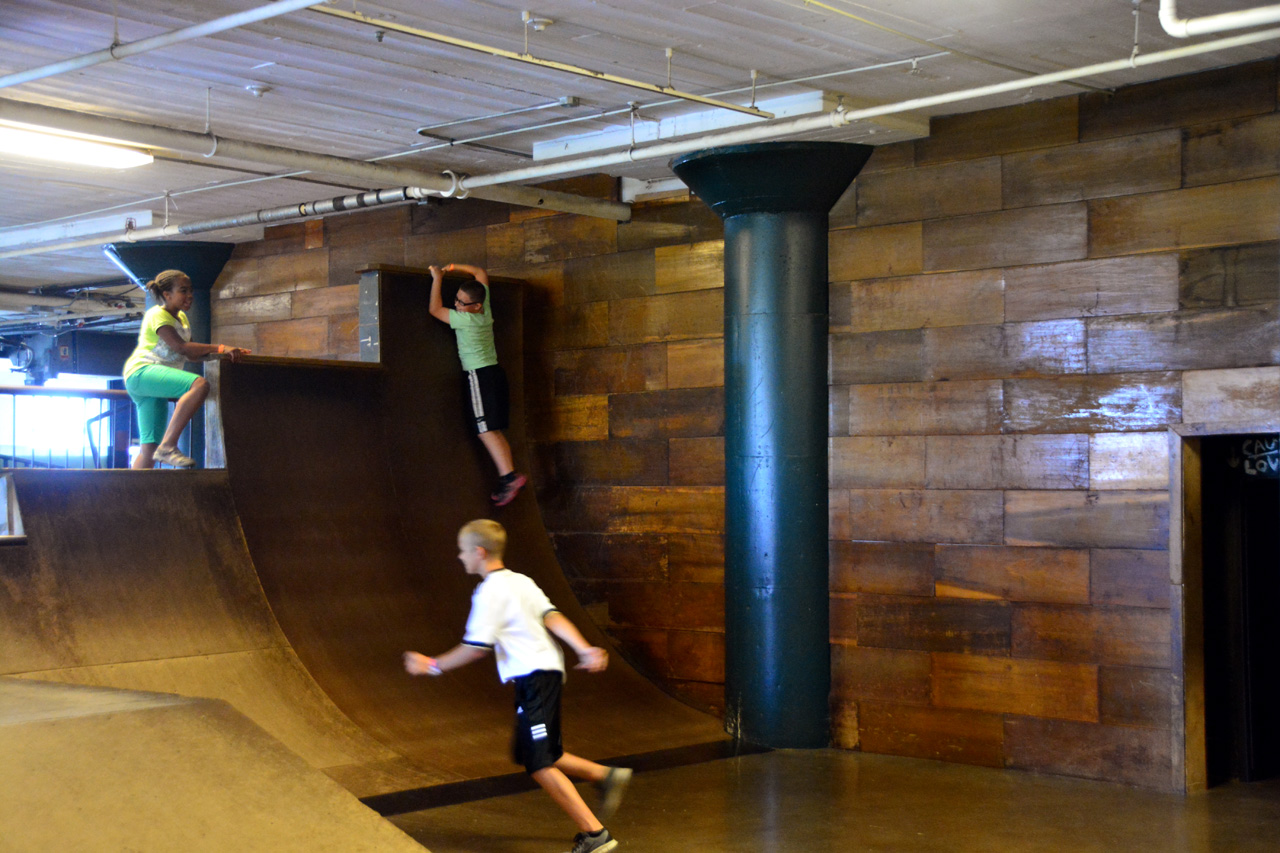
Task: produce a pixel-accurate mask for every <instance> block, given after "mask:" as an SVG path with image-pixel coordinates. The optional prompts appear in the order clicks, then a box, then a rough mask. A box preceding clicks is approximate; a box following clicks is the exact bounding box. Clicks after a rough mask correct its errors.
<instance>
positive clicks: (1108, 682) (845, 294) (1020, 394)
mask: <svg viewBox="0 0 1280 853" xmlns="http://www.w3.org/2000/svg"><path fill="white" fill-rule="evenodd" d="M1224 92H1229V93H1230V96H1229V97H1227V96H1224ZM1277 130H1280V113H1277V75H1276V63H1275V61H1266V62H1260V63H1254V64H1250V65H1245V66H1240V67H1236V68H1231V69H1224V70H1219V71H1213V72H1208V73H1205V74H1201V75H1196V76H1192V77H1187V78H1182V79H1177V80H1167V81H1160V82H1158V83H1153V84H1148V85H1143V86H1134V87H1130V88H1128V89H1124V90H1122V91H1121V92H1119V93H1118V94H1117V95H1116V96H1114V97H1109V96H1106V95H1082V96H1079V97H1071V98H1063V99H1059V100H1054V101H1049V102H1042V103H1036V104H1028V105H1023V106H1017V107H1010V108H1004V109H996V110H988V111H985V112H982V113H973V114H966V115H960V116H955V117H950V118H942V119H937V120H935V121H934V123H933V127H932V134H931V136H930V137H929V138H928V139H924V140H919V141H916V142H908V143H902V144H898V145H893V146H890V147H887V148H885V149H882V150H879V151H877V152H876V154H875V156H873V157H872V159H871V162H870V164H869V165H868V168H867V170H866V171H865V172H864V174H863V175H862V176H861V177H860V178H859V179H858V182H857V185H856V193H855V195H854V198H853V199H852V200H849V198H848V197H847V196H846V203H845V204H844V206H843V208H844V209H843V210H841V211H839V212H838V218H836V220H835V221H836V222H837V224H838V226H839V227H837V228H835V229H834V230H833V231H832V233H831V263H830V274H831V280H832V290H831V304H832V312H831V315H832V329H831V346H830V375H831V385H832V388H831V456H830V459H831V478H830V486H831V501H830V506H831V537H832V542H831V592H832V598H831V611H832V623H831V624H832V638H831V640H832V643H833V644H834V646H835V651H836V652H837V654H836V655H835V657H834V660H835V661H836V663H835V671H834V676H835V684H836V688H835V694H834V697H833V708H834V716H835V719H836V720H837V725H835V726H834V727H833V737H834V738H835V739H836V741H837V743H838V744H839V745H840V746H844V747H847V748H851V749H862V750H866V751H870V752H886V753H893V754H898V755H911V756H918V757H922V758H935V759H944V760H952V761H961V762H967V763H974V764H986V765H991V766H1006V767H1018V768H1025V769H1028V770H1036V771H1042V772H1049V773H1059V774H1066V775H1074V776H1085V777H1090V778H1096V779H1106V780H1110V781H1116V782H1124V783H1129V784H1135V785H1142V786H1146V787H1152V788H1162V789H1180V788H1181V786H1182V779H1183V777H1182V767H1181V766H1180V761H1181V758H1180V756H1181V745H1180V744H1175V743H1174V737H1175V736H1177V734H1178V733H1179V732H1180V731H1181V723H1180V720H1176V719H1175V716H1176V715H1179V714H1180V713H1181V704H1180V701H1181V700H1180V696H1178V695H1176V694H1175V692H1174V689H1175V681H1176V680H1175V678H1174V673H1175V672H1180V671H1181V662H1175V661H1174V660H1173V659H1172V656H1173V650H1174V649H1175V648H1176V646H1175V644H1174V642H1173V632H1174V629H1175V627H1176V626H1175V624H1174V620H1173V618H1172V616H1171V612H1172V611H1171V601H1179V600H1181V591H1180V590H1178V589H1177V588H1176V587H1171V578H1170V569H1169V566H1170V561H1169V554H1168V551H1167V548H1168V543H1169V507H1170V504H1171V501H1170V492H1169V489H1170V476H1169V461H1170V456H1169V446H1170V445H1169V441H1170V437H1169V431H1168V429H1167V427H1168V426H1169V425H1172V424H1179V423H1184V422H1186V423H1193V422H1206V421H1207V422H1217V423H1222V422H1230V421H1246V420H1248V419H1250V418H1255V419H1257V421H1258V422H1266V421H1268V420H1269V421H1271V422H1277V421H1280V371H1278V369H1277V368H1276V367H1274V366H1273V365H1276V364H1277V363H1280V334H1278V327H1277V307H1278V298H1280V269H1278V257H1280V243H1278V242H1277V239H1278V238H1280V132H1277ZM1175 664H1176V665H1175Z"/></svg>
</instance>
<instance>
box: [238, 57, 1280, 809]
mask: <svg viewBox="0 0 1280 853" xmlns="http://www.w3.org/2000/svg"><path fill="white" fill-rule="evenodd" d="M1278 131H1280V113H1278V112H1277V73H1276V63H1275V62H1274V61H1267V62H1260V63H1253V64H1250V65H1245V66H1239V67H1235V68H1230V69H1222V70H1217V71H1212V72H1206V73H1203V74H1200V75H1195V76H1191V77H1186V78H1180V79H1176V80H1170V81H1160V82H1158V83H1153V84H1146V85H1140V86H1134V87H1130V88H1127V89H1123V90H1121V91H1120V92H1119V93H1117V94H1116V95H1115V96H1107V95H1101V94H1099V95H1093V94H1090V95H1082V96H1077V97H1069V98H1062V99H1058V100H1053V101H1043V102H1035V103H1029V104H1024V105H1021V106H1016V107H1009V108H1001V109H994V110H986V111H983V112H977V113H967V114H963V115H957V116H952V117H946V118H939V119H936V120H935V121H934V122H933V126H932V133H931V135H930V136H929V137H928V138H926V139H922V140H917V141H915V142H908V143H900V144H895V145H890V146H885V147H882V148H881V149H879V150H878V151H877V152H876V154H875V155H874V156H873V158H872V160H871V162H870V164H869V165H868V167H867V169H866V171H865V172H864V174H863V175H862V176H861V177H860V178H859V179H858V181H857V184H856V186H855V190H854V192H851V193H848V194H846V196H845V201H844V202H842V204H841V205H840V206H839V207H838V208H837V210H835V211H833V213H832V224H833V228H832V231H831V235H830V238H831V241H830V258H829V270H830V278H831V323H832V327H831V337H830V383H831V386H830V435H831V438H830V442H831V445H830V451H831V454H830V458H831V477H830V483H831V493H830V507H831V524H830V530H831V615H832V621H831V624H832V638H831V639H832V643H833V656H832V661H833V664H832V666H833V673H832V675H833V685H834V690H833V697H832V709H833V724H832V737H833V742H834V743H836V744H837V745H838V746H842V747H845V748H850V749H862V750H866V751H874V752H884V753H892V754H898V755H906V756H917V757H924V758H934V759H943V760H950V761H960V762H966V763H976V764H985V765H990V766H1008V767H1018V768H1026V769H1031V770H1037V771H1042V772H1049V773H1059V774H1067V775H1075V776H1084V777H1090V778H1097V779H1106V780H1112V781H1118V782H1125V783H1129V784H1136V785H1142V786H1146V787H1152V788H1162V789H1168V788H1177V787H1179V786H1180V785H1181V776H1180V775H1179V774H1180V772H1181V768H1180V767H1175V766H1174V765H1175V764H1176V763H1177V762H1178V760H1179V759H1178V758H1177V756H1178V755H1179V753H1180V747H1179V748H1178V749H1175V748H1174V746H1173V737H1174V733H1175V732H1176V731H1180V726H1179V725H1178V724H1176V723H1175V721H1174V716H1175V715H1176V714H1179V713H1180V709H1179V708H1180V706H1179V705H1178V701H1179V700H1178V698H1177V697H1176V696H1175V695H1174V690H1175V684H1174V682H1175V679H1174V678H1173V675H1172V673H1173V672H1174V670H1175V667H1174V663H1175V662H1174V661H1172V659H1171V658H1172V654H1173V651H1172V650H1173V648H1174V646H1173V645H1172V643H1171V637H1172V634H1173V630H1174V619H1173V617H1172V616H1171V612H1173V611H1171V601H1173V602H1177V601H1179V600H1181V599H1180V591H1178V590H1175V589H1171V586H1170V577H1169V554H1168V552H1167V550H1166V548H1167V546H1168V531H1169V524H1170V520H1169V507H1170V495H1169V488H1170V486H1169V482H1170V479H1169V473H1168V463H1169V450H1168V448H1169V444H1168V437H1167V435H1168V433H1167V427H1168V426H1169V425H1171V424H1178V423H1196V422H1207V421H1212V422H1229V421H1241V422H1252V423H1255V424H1256V423H1260V422H1265V421H1268V420H1271V421H1274V420H1276V419H1277V418H1280V366H1276V365H1277V364H1280V358H1278V357H1277V349H1278V347H1280V336H1278V335H1277V301H1278V300H1277V281H1278V278H1280V271H1278V270H1277V255H1278V253H1280V248H1278V247H1280V242H1278V241H1280V132H1278ZM557 187H558V188H561V189H565V190H567V191H572V192H580V193H583V194H595V195H601V196H608V195H610V194H611V193H612V192H613V185H612V182H610V181H609V180H608V179H604V178H584V179H574V180H571V181H568V182H561V183H559V184H557ZM722 235H723V230H722V227H721V224H720V222H719V220H718V219H716V217H715V216H714V215H712V214H711V213H710V212H709V211H708V210H707V209H706V208H705V207H704V206H703V205H702V204H701V203H700V202H697V201H696V200H694V201H690V200H688V199H674V200H666V201H662V202H654V203H650V204H640V205H637V206H636V209H635V218H634V220H633V221H632V222H630V223H625V224H615V223H612V222H607V221H603V220H589V219H583V218H580V217H574V216H568V215H554V214H548V213H545V212H537V211H529V210H525V209H520V208H507V207H505V206H503V205H497V204H492V203H487V202H482V201H477V200H467V201H465V202H446V203H433V204H430V205H426V206H417V207H412V208H397V209H394V210H384V211H377V212H369V213H363V214H352V215H348V216H341V217H334V218H332V219H329V220H327V221H325V222H324V223H323V224H319V223H310V224H307V225H298V226H284V227H281V228H273V229H269V231H268V234H267V238H266V239H264V240H263V241H261V242H259V243H255V244H249V245H244V246H240V247H238V249H237V251H236V254H235V255H234V257H233V260H232V262H231V263H230V264H228V267H227V270H226V272H224V274H223V277H222V278H221V279H220V281H219V286H218V292H217V296H218V299H217V300H216V302H215V308H214V321H215V326H216V327H217V328H216V330H215V334H217V335H218V339H219V340H224V341H228V342H236V343H242V344H244V345H247V346H250V347H253V348H254V349H256V350H257V351H259V352H264V353H267V354H276V355H285V354H289V355H312V356H330V357H342V358H354V357H356V353H357V350H358V344H357V341H356V340H355V328H354V316H355V295H354V293H355V291H354V288H355V284H356V276H355V273H354V271H355V269H356V268H357V267H358V266H359V265H361V264H364V263H371V262H381V263H393V264H404V265H408V266H420V267H425V266H426V265H427V264H429V263H445V262H448V261H460V262H468V263H474V264H480V265H484V266H486V267H488V268H489V269H490V270H491V271H492V272H494V273H495V274H501V275H504V276H510V277H514V278H522V279H524V280H526V281H528V282H529V283H530V290H529V294H528V298H527V300H526V306H527V309H526V310H527V316H526V321H525V328H526V337H527V340H526V344H527V349H528V354H527V356H526V370H527V372H528V373H527V376H526V391H527V397H528V404H529V417H530V423H529V434H530V436H531V437H532V438H533V439H534V457H535V460H534V470H533V472H532V473H533V475H534V483H535V486H536V489H537V494H538V497H539V500H540V502H541V505H542V509H543V512H544V517H545V519H546V522H547V526H548V529H549V530H550V531H551V533H552V536H553V539H554V541H555V543H556V547H557V551H558V553H559V556H560V559H561V561H562V563H563V565H564V566H565V569H566V571H567V572H568V573H569V575H570V578H571V580H572V583H573V585H574V588H575V590H576V591H577V592H578V594H579V595H580V596H581V597H582V598H583V599H584V600H585V601H586V602H587V603H588V604H589V605H591V607H592V612H593V614H594V615H596V617H597V618H598V620H599V621H600V623H601V625H602V626H603V627H605V629H606V630H607V631H609V632H610V633H611V634H612V635H613V636H614V637H615V639H617V640H618V642H619V644H620V646H621V648H622V650H623V652H624V653H625V654H627V655H628V657H630V658H631V659H632V660H633V661H634V662H636V663H637V664H638V665H639V666H640V667H641V668H642V669H643V670H644V671H646V672H647V673H649V674H650V675H652V676H653V677H654V678H656V679H658V680H659V681H660V682H662V683H664V684H665V685H666V686H667V687H668V689H670V690H672V691H673V692H674V693H676V694H677V695H681V696H683V697H685V698H686V699H688V700H689V701H691V702H694V703H695V704H699V705H702V706H703V707H709V708H720V707H721V706H722V683H723V646H724V643H723V618H724V617H723V559H724V558H723V553H724V550H723V549H724V545H723V502H724V496H723V477H724V474H723V471H724V461H723V367H722V357H723V356H722V353H723V347H722V336H723V321H722V317H721V312H722V305H723V301H722V278H723V265H722V260H721V256H722V242H721V241H722Z"/></svg>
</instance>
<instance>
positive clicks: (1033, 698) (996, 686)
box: [932, 653, 1098, 722]
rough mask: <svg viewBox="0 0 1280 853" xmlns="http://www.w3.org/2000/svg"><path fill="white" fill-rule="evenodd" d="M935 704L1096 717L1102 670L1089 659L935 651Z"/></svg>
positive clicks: (1033, 714)
mask: <svg viewBox="0 0 1280 853" xmlns="http://www.w3.org/2000/svg"><path fill="white" fill-rule="evenodd" d="M932 658H933V670H932V673H933V704H935V705H938V706H940V707H943V708H967V709H968V710H971V711H989V712H992V713H996V714H1025V715H1027V716H1030V717H1049V718H1052V719H1058V720H1080V721H1083V722H1095V721H1097V719H1098V669H1097V667H1096V666H1092V665H1090V664H1079V663H1059V662H1057V661H1040V660H1019V659H1015V658H1005V657H985V656H981V655H957V654H947V653H935V654H933V655H932Z"/></svg>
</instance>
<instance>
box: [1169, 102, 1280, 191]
mask: <svg viewBox="0 0 1280 853" xmlns="http://www.w3.org/2000/svg"><path fill="white" fill-rule="evenodd" d="M1183 136H1184V138H1185V153H1184V155H1183V164H1182V176H1183V177H1182V183H1183V186H1188V187H1196V186H1200V185H1202V184H1224V183H1227V182H1229V181H1243V180H1247V179H1249V178H1260V177H1264V176H1266V175H1275V174H1277V173H1280V113H1271V114H1270V115H1264V116H1259V117H1257V118H1249V119H1242V120H1238V121H1232V122H1223V123H1221V124H1215V125H1210V126H1208V127H1203V126H1202V127H1193V128H1188V129H1187V130H1184V131H1183Z"/></svg>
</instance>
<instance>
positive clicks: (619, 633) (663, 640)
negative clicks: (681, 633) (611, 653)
mask: <svg viewBox="0 0 1280 853" xmlns="http://www.w3.org/2000/svg"><path fill="white" fill-rule="evenodd" d="M575 592H577V593H578V597H579V598H585V595H584V592H581V591H578V590H577V589H576V588H575ZM670 633H671V632H670V631H668V630H666V629H665V628H636V627H633V626H630V625H610V626H609V629H608V634H609V637H610V638H611V639H613V640H614V641H615V642H616V643H617V644H618V646H619V648H622V649H626V659H627V662H628V663H630V664H632V665H633V666H635V668H636V669H638V670H639V671H640V672H641V673H643V674H644V675H646V676H648V677H649V678H662V679H666V678H669V677H670V676H671V666H670V663H669V661H668V660H667V653H668V649H669V646H668V642H667V639H668V636H669V635H670Z"/></svg>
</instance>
